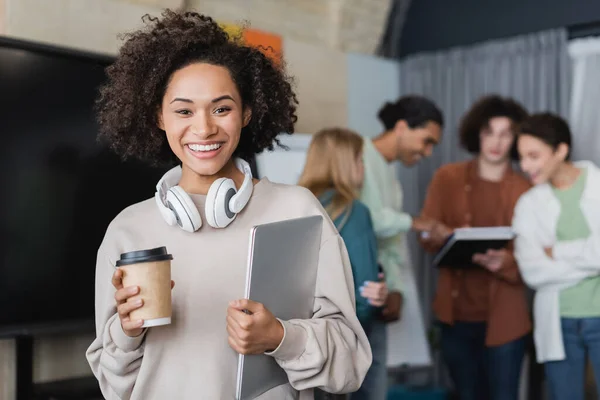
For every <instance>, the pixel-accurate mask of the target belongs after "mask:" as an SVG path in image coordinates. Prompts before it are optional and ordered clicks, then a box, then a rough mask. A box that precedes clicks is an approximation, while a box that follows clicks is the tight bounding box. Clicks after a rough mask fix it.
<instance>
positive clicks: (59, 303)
mask: <svg viewBox="0 0 600 400" xmlns="http://www.w3.org/2000/svg"><path fill="white" fill-rule="evenodd" d="M111 62H112V58H110V57H106V56H101V55H96V54H87V53H81V52H75V51H69V50H66V49H60V48H55V47H48V46H42V45H39V44H34V43H28V42H23V41H17V40H12V39H8V38H0V136H1V138H2V144H1V146H0V148H1V149H2V150H1V151H2V153H1V157H0V163H1V164H0V185H1V187H2V195H1V196H0V233H1V235H0V255H1V257H2V258H1V260H2V261H1V264H0V336H11V335H18V334H32V333H35V332H38V331H48V330H50V331H56V330H59V331H60V330H72V329H86V330H87V329H93V318H94V277H95V266H96V254H97V250H98V247H99V245H100V243H101V241H102V238H103V237H104V233H105V231H106V228H107V226H108V224H109V223H110V221H111V220H112V219H113V218H114V217H115V216H116V215H117V214H118V213H119V212H120V211H121V210H122V209H124V208H125V207H127V206H128V205H131V204H134V203H136V202H139V201H142V200H144V199H147V198H150V197H152V196H153V195H154V190H155V185H156V182H158V180H159V179H160V176H161V175H162V174H163V173H164V171H165V170H166V168H151V167H149V166H147V165H145V164H142V163H139V162H135V161H127V162H122V161H121V160H120V158H119V157H117V156H116V155H114V154H113V153H112V152H111V151H110V150H109V149H107V148H106V147H105V146H103V145H101V144H100V143H99V142H98V141H97V130H98V129H97V125H96V122H95V117H94V110H93V106H94V101H95V99H96V96H97V93H98V89H99V86H100V85H101V84H102V83H103V82H104V81H105V72H104V70H105V68H106V67H107V66H108V65H109V64H110V63H111Z"/></svg>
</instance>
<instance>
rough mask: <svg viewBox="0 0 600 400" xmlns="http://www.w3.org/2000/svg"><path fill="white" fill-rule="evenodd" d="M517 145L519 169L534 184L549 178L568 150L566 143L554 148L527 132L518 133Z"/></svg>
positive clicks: (546, 180) (544, 181)
mask: <svg viewBox="0 0 600 400" xmlns="http://www.w3.org/2000/svg"><path fill="white" fill-rule="evenodd" d="M517 146H518V149H519V158H520V163H521V169H522V170H523V172H525V173H526V174H527V176H528V177H529V179H530V180H531V183H533V184H534V185H539V184H541V183H546V182H548V181H549V180H551V179H552V178H553V177H554V175H555V174H556V172H557V171H558V169H559V168H560V165H561V164H562V163H563V162H564V161H565V158H566V156H567V153H568V151H569V148H568V146H567V145H566V144H560V145H559V146H558V148H557V149H556V150H555V149H554V148H552V146H550V145H549V144H547V143H544V142H543V141H542V140H540V139H538V138H537V137H535V136H531V135H527V134H522V135H519V138H518V142H517Z"/></svg>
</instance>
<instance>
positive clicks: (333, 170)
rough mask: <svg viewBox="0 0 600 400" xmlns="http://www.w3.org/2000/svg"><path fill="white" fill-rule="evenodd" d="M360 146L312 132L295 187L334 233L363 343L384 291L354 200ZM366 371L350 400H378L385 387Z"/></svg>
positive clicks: (364, 212) (356, 140)
mask: <svg viewBox="0 0 600 400" xmlns="http://www.w3.org/2000/svg"><path fill="white" fill-rule="evenodd" d="M363 146H364V140H363V138H362V137H361V136H359V135H358V134H357V133H354V132H352V131H350V130H348V129H343V128H331V129H323V130H321V131H319V132H317V133H316V134H315V135H314V137H313V139H312V141H311V144H310V146H309V148H308V153H307V157H306V164H305V166H304V171H303V173H302V175H301V177H300V181H299V185H300V186H304V187H306V188H307V189H309V190H310V191H311V192H312V193H313V194H314V195H315V196H316V197H317V198H318V199H319V201H320V202H321V204H322V205H323V207H324V208H325V210H326V211H327V213H328V214H329V216H330V217H331V219H332V220H333V222H334V224H335V226H336V228H337V230H338V231H339V233H340V235H341V236H342V239H343V240H344V243H345V245H346V248H347V250H348V255H349V258H350V265H351V267H352V276H353V278H354V286H355V297H356V314H357V316H358V320H359V321H360V323H361V325H362V327H363V329H364V330H365V332H366V333H367V337H369V333H370V331H371V327H372V325H373V321H374V320H375V319H376V318H378V317H379V315H380V314H381V307H382V306H383V305H384V304H385V300H386V297H387V286H386V284H385V282H380V280H381V278H382V275H380V271H379V265H378V261H377V258H378V257H377V239H376V237H375V232H374V230H373V223H372V222H371V215H370V213H369V209H368V208H367V207H366V206H365V205H364V204H363V203H362V202H360V201H359V200H358V195H359V192H360V188H361V187H362V183H363V178H364V168H363V161H362V157H363ZM377 368H378V366H377V365H375V366H371V369H370V370H369V372H367V376H366V377H365V380H364V382H363V385H362V386H361V388H360V389H359V390H358V391H357V392H355V393H353V394H352V399H353V400H355V399H384V398H385V391H386V382H385V381H381V380H377V379H376V375H374V374H373V373H372V372H371V371H376V370H377Z"/></svg>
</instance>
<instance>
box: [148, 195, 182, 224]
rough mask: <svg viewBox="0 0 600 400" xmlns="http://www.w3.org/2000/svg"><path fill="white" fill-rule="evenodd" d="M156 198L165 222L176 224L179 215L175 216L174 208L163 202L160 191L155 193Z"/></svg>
mask: <svg viewBox="0 0 600 400" xmlns="http://www.w3.org/2000/svg"><path fill="white" fill-rule="evenodd" d="M154 200H155V201H156V205H157V206H158V211H160V215H162V217H163V219H164V220H165V222H166V223H167V224H168V225H170V226H173V225H175V224H176V223H177V217H176V216H175V213H174V212H173V210H171V209H170V208H169V207H167V206H165V205H164V204H163V202H162V200H161V199H160V194H159V193H158V192H156V193H155V194H154Z"/></svg>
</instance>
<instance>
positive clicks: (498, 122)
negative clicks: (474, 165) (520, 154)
mask: <svg viewBox="0 0 600 400" xmlns="http://www.w3.org/2000/svg"><path fill="white" fill-rule="evenodd" d="M514 140H515V134H514V132H513V129H512V121H511V119H510V118H508V117H494V118H491V119H490V121H489V123H488V126H487V127H485V128H484V129H482V130H481V132H480V133H479V148H480V156H481V157H482V158H483V159H484V160H485V161H487V162H489V163H491V164H498V163H504V162H506V160H508V159H510V150H511V148H512V145H513V142H514Z"/></svg>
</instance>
